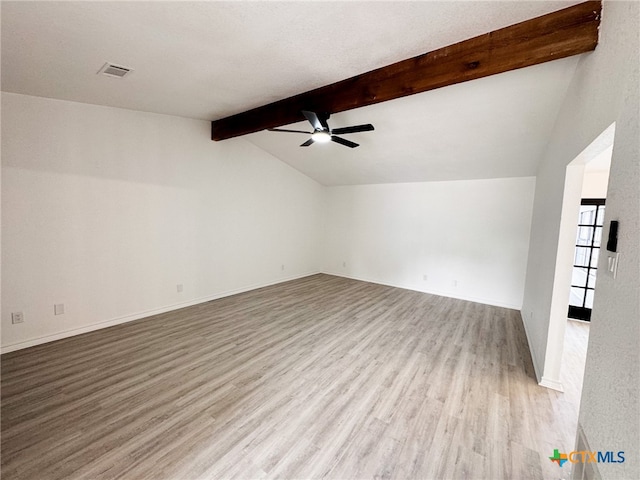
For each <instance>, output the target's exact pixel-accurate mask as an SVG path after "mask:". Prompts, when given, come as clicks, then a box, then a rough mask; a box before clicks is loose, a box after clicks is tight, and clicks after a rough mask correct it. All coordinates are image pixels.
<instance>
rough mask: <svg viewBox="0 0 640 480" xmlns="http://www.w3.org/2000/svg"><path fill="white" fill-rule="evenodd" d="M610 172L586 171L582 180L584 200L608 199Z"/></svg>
mask: <svg viewBox="0 0 640 480" xmlns="http://www.w3.org/2000/svg"><path fill="white" fill-rule="evenodd" d="M608 184H609V171H608V170H604V171H602V170H597V171H585V172H584V178H583V180H582V198H607V185H608Z"/></svg>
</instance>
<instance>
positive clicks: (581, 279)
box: [571, 268, 587, 287]
mask: <svg viewBox="0 0 640 480" xmlns="http://www.w3.org/2000/svg"><path fill="white" fill-rule="evenodd" d="M571 285H575V286H577V287H586V286H587V269H586V268H574V269H573V272H572V273H571Z"/></svg>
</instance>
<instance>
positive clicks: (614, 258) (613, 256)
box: [607, 252, 620, 278]
mask: <svg viewBox="0 0 640 480" xmlns="http://www.w3.org/2000/svg"><path fill="white" fill-rule="evenodd" d="M619 260H620V254H619V253H616V252H607V275H609V276H610V277H613V278H616V275H617V273H618V261H619Z"/></svg>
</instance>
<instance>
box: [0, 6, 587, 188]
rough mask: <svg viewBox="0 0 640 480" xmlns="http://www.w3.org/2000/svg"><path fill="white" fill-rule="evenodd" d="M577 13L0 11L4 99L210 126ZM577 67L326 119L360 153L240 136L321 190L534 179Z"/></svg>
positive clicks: (528, 9)
mask: <svg viewBox="0 0 640 480" xmlns="http://www.w3.org/2000/svg"><path fill="white" fill-rule="evenodd" d="M575 3H579V2H565V1H552V2H544V1H542V2H541V1H531V2H528V1H520V2H511V1H507V2H493V1H491V2H397V1H393V2H321V3H320V2H84V1H80V2H6V1H3V2H2V32H1V33H2V90H3V91H8V92H15V93H23V94H29V95H37V96H43V97H51V98H59V99H64V100H72V101H77V102H85V103H93V104H98V105H109V106H115V107H122V108H128V109H135V110H141V111H149V112H156V113H164V114H170V115H178V116H184V117H190V118H197V119H204V120H214V119H219V118H222V117H225V116H228V115H232V114H235V113H239V112H242V111H245V110H248V109H250V108H254V107H257V106H260V105H263V104H266V103H270V102H273V101H275V100H278V99H281V98H285V97H288V96H291V95H294V94H297V93H301V92H304V91H307V90H310V89H313V88H317V87H320V86H323V85H327V84H329V83H333V82H336V81H339V80H343V79H345V78H348V77H350V76H353V75H357V74H360V73H363V72H366V71H369V70H372V69H374V68H377V67H381V66H384V65H387V64H390V63H393V62H396V61H399V60H403V59H405V58H409V57H412V56H415V55H419V54H422V53H425V52H427V51H431V50H434V49H436V48H440V47H443V46H446V45H449V44H452V43H456V42H459V41H461V40H464V39H467V38H470V37H474V36H477V35H480V34H483V33H486V32H489V31H492V30H496V29H498V28H501V27H505V26H508V25H511V24H514V23H517V22H520V21H523V20H526V19H529V18H533V17H536V16H539V15H542V14H545V13H548V12H551V11H555V10H558V9H561V8H564V7H567V6H569V5H572V4H575ZM106 61H110V62H113V63H116V64H119V65H123V66H126V67H131V68H133V69H134V72H133V73H132V74H131V75H130V76H128V77H126V78H124V79H113V78H107V77H104V76H100V75H96V72H97V71H98V70H99V69H100V67H101V66H102V65H103V64H104V63H105V62H106ZM577 61H578V57H571V58H567V59H563V60H556V61H553V62H549V63H546V64H542V65H537V66H534V67H528V68H525V69H521V70H516V71H512V72H508V73H503V74H500V75H495V76H492V77H487V78H483V79H479V80H474V81H472V82H468V83H464V84H459V85H454V86H450V87H446V88H442V89H439V90H434V91H430V92H425V93H421V94H417V95H413V96H411V97H405V98H402V99H397V100H393V101H390V102H386V103H382V104H378V105H371V106H367V107H363V108H359V109H356V110H351V111H348V112H342V113H338V114H335V115H333V116H332V117H331V119H330V124H331V126H332V127H340V126H347V125H353V124H359V123H372V124H374V126H375V128H376V130H375V131H374V132H367V133H359V134H354V135H351V136H349V138H350V139H352V140H354V141H357V142H358V143H360V144H361V146H360V147H359V148H357V149H348V148H344V147H342V146H340V145H337V144H327V145H312V146H311V147H309V148H300V147H299V146H298V145H299V144H300V143H302V142H303V141H304V140H305V139H306V138H305V137H304V136H303V135H300V136H298V135H296V134H284V133H273V132H259V133H254V134H251V135H247V136H245V137H243V138H244V139H246V140H248V141H250V142H252V143H254V144H255V145H257V146H258V147H260V148H262V149H264V150H266V151H267V152H269V153H271V154H272V155H274V156H276V157H277V158H279V159H281V160H282V161H284V162H286V163H288V164H290V165H292V166H293V167H294V168H296V169H298V170H300V171H302V172H303V173H305V174H307V175H309V176H310V177H312V178H314V179H316V180H317V181H319V182H321V183H323V184H325V185H344V184H362V183H387V182H410V181H424V180H454V179H470V178H494V177H515V176H526V175H534V174H535V171H536V168H537V163H538V161H539V159H540V157H541V155H542V153H543V151H544V148H545V146H546V143H547V140H548V138H549V134H550V132H551V129H552V128H553V123H554V121H555V118H556V115H557V113H558V110H559V107H560V104H561V102H562V99H563V98H564V95H565V93H566V91H567V88H568V86H569V82H570V80H571V78H572V76H573V73H574V71H575V67H576V64H577ZM294 127H302V128H303V129H305V130H306V129H308V128H307V125H304V124H299V125H294ZM226 141H237V140H233V139H232V140H226Z"/></svg>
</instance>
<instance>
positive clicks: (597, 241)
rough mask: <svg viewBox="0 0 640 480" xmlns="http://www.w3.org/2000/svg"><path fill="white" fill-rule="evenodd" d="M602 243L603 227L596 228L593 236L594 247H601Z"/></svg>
mask: <svg viewBox="0 0 640 480" xmlns="http://www.w3.org/2000/svg"><path fill="white" fill-rule="evenodd" d="M601 242H602V227H596V231H595V234H594V236H593V246H594V247H599V246H600V243H601Z"/></svg>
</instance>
